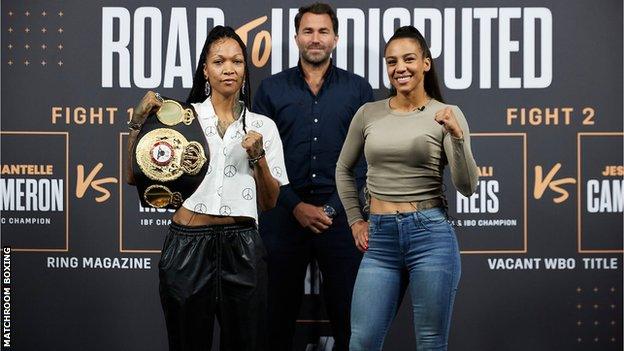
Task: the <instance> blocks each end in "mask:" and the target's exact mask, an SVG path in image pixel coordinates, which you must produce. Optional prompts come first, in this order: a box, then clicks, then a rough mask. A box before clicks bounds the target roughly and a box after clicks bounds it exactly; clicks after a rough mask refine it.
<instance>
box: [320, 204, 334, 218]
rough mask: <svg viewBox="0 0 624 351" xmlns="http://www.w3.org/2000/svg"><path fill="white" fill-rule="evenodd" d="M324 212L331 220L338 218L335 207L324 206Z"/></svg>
mask: <svg viewBox="0 0 624 351" xmlns="http://www.w3.org/2000/svg"><path fill="white" fill-rule="evenodd" d="M323 212H325V214H326V215H327V217H329V218H334V217H335V216H336V210H335V209H334V208H333V207H331V206H329V205H324V206H323Z"/></svg>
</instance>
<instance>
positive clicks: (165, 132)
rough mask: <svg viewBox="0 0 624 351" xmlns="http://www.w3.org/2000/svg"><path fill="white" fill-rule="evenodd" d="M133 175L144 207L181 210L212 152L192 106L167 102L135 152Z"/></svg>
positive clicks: (152, 118)
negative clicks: (179, 208)
mask: <svg viewBox="0 0 624 351" xmlns="http://www.w3.org/2000/svg"><path fill="white" fill-rule="evenodd" d="M132 154H133V155H134V157H133V160H132V172H133V174H134V179H135V182H136V187H137V190H138V191H139V198H140V199H141V204H142V205H143V206H144V207H155V208H178V207H180V206H181V205H182V203H183V202H184V200H185V199H187V198H188V197H189V196H191V194H193V192H195V190H196V189H197V187H198V186H199V184H200V183H201V182H202V180H203V179H204V176H205V175H206V171H207V170H208V163H209V157H210V152H209V150H208V144H207V142H206V138H205V137H204V133H203V132H202V128H201V126H200V124H199V121H198V120H197V113H196V112H195V109H194V108H193V106H191V105H186V104H182V103H180V102H178V101H175V100H171V99H166V98H165V99H164V101H163V103H162V106H161V107H160V109H158V111H156V112H155V113H152V114H150V115H149V116H148V117H147V119H146V120H145V123H143V126H142V127H141V132H140V133H139V135H138V137H137V141H136V143H134V148H133V150H132Z"/></svg>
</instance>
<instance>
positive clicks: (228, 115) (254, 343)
mask: <svg viewBox="0 0 624 351" xmlns="http://www.w3.org/2000/svg"><path fill="white" fill-rule="evenodd" d="M250 100H251V99H250V82H249V66H248V60H247V53H246V47H245V44H244V43H243V41H242V40H241V38H240V37H239V36H238V35H237V34H236V33H235V32H234V30H233V29H232V28H230V27H223V26H217V27H215V28H214V29H212V31H210V33H209V34H208V37H207V38H206V42H205V44H204V47H203V49H202V52H201V56H200V59H199V63H198V66H197V70H196V72H195V76H194V78H193V87H192V89H191V91H190V94H189V96H188V99H187V103H189V104H191V105H192V106H193V108H194V109H195V111H196V112H197V119H198V121H199V123H200V125H201V128H202V130H203V131H204V135H205V137H206V141H207V144H208V146H209V152H210V154H209V156H210V157H209V159H210V164H209V167H208V171H207V173H206V175H205V177H204V179H203V180H202V182H201V183H200V185H199V187H198V188H197V190H196V191H195V192H194V193H193V194H192V195H191V196H190V197H189V198H187V199H185V200H184V202H183V203H182V206H181V207H180V208H179V209H178V210H177V211H176V212H175V214H174V215H173V219H172V223H171V225H170V227H169V233H168V235H167V237H166V239H165V242H164V245H163V249H162V255H161V259H160V262H159V265H158V267H159V274H160V297H161V302H162V308H163V311H164V314H165V321H166V325H167V333H168V338H169V349H170V350H200V349H201V350H210V348H211V345H212V334H213V321H214V319H215V316H216V318H217V320H218V322H219V325H220V328H221V335H220V345H221V350H264V349H265V341H266V340H265V337H266V333H265V331H264V328H265V327H266V284H267V271H266V263H265V258H266V257H265V256H266V251H265V248H264V246H263V243H262V239H261V238H260V236H259V234H258V229H257V224H256V223H257V220H258V207H259V208H260V210H267V209H270V208H273V207H274V206H275V204H276V201H277V197H278V194H279V187H280V185H285V184H288V178H287V176H286V169H285V166H284V155H283V150H282V142H281V140H280V137H279V132H278V130H277V128H276V126H275V123H274V122H273V121H272V120H271V119H269V118H267V117H265V116H263V115H259V114H256V113H252V112H250V111H249V110H248V108H249V107H250V106H251V101H250ZM162 103H163V99H162V97H160V95H159V94H158V93H154V92H151V91H150V92H148V93H147V94H146V95H145V96H144V97H143V99H142V100H141V101H140V103H139V104H138V106H137V107H136V108H135V109H134V113H133V116H132V119H131V121H130V122H129V125H130V128H131V133H130V137H129V139H128V146H129V147H128V150H130V151H129V154H130V155H129V156H130V158H132V156H133V155H132V152H131V150H132V148H133V145H134V143H135V142H136V139H137V135H138V131H139V130H140V128H141V125H142V124H143V122H144V121H145V119H146V118H147V116H149V115H150V114H151V113H153V112H154V111H156V110H158V109H159V108H160V106H161V105H162ZM129 173H131V172H129ZM129 182H130V183H133V182H134V178H133V177H132V174H130V175H129Z"/></svg>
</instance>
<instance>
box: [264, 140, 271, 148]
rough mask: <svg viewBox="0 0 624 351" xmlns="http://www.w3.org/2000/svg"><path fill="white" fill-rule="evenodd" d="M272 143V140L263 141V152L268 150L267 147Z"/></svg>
mask: <svg viewBox="0 0 624 351" xmlns="http://www.w3.org/2000/svg"><path fill="white" fill-rule="evenodd" d="M272 142H273V141H272V140H267V141H265V142H264V149H265V150H266V149H268V148H269V146H271V143H272Z"/></svg>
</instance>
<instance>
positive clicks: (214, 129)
mask: <svg viewBox="0 0 624 351" xmlns="http://www.w3.org/2000/svg"><path fill="white" fill-rule="evenodd" d="M204 133H205V134H206V136H209V137H211V136H213V135H215V134H217V127H215V126H208V127H206V129H204Z"/></svg>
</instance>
